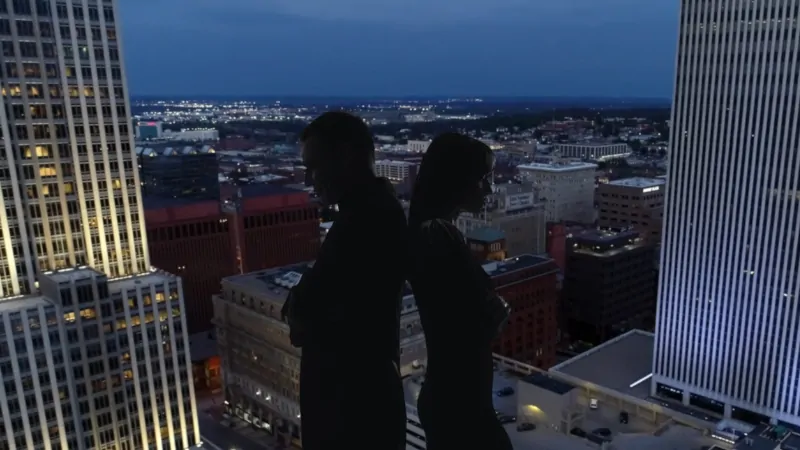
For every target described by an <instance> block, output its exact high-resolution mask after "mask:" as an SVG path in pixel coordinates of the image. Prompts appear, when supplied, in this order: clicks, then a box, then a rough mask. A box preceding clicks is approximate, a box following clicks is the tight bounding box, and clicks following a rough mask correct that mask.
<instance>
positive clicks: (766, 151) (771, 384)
mask: <svg viewBox="0 0 800 450" xmlns="http://www.w3.org/2000/svg"><path fill="white" fill-rule="evenodd" d="M798 17H800V1H797V0H777V1H769V2H768V1H760V0H759V1H751V2H733V1H726V0H703V1H699V0H683V1H682V2H681V15H680V18H681V21H680V33H679V35H680V39H679V45H678V56H677V69H676V87H675V98H674V102H673V111H672V127H671V138H670V141H671V142H670V145H671V149H670V155H671V159H672V162H671V168H670V174H669V177H670V189H669V190H668V191H667V194H666V203H665V204H666V208H665V214H664V216H665V221H664V242H663V245H662V247H661V248H662V253H661V272H660V273H661V280H660V283H659V284H660V291H659V299H658V313H657V326H656V351H655V358H654V376H653V391H654V392H655V389H656V385H657V383H663V384H666V385H668V386H671V387H674V388H678V389H682V390H683V391H684V401H688V399H689V394H690V393H691V394H699V395H703V396H706V397H709V398H711V399H713V400H716V401H719V402H722V403H724V404H725V412H726V415H729V414H730V413H731V411H732V408H745V409H747V410H750V411H753V412H756V413H760V414H764V415H766V416H768V417H771V418H773V419H778V420H783V421H786V422H789V423H792V424H795V425H800V395H799V394H800V393H799V392H798V390H800V378H799V376H800V374H799V373H798V369H800V320H798V317H800V305H799V304H798V296H799V295H800V277H798V271H800V266H799V265H798V254H800V253H799V252H798V243H800V236H799V235H800V216H799V214H800V204H798V202H799V201H800V200H798V199H800V194H798V187H800V148H798V147H799V146H800V142H798V139H800V135H798V114H800V90H799V89H798V87H799V86H798V67H800V66H798V64H799V63H800V57H799V55H798V48H800V45H798V43H800V27H798Z"/></svg>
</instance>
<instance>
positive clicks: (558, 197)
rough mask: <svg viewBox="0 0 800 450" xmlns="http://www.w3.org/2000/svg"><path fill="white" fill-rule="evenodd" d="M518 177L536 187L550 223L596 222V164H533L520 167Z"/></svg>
mask: <svg viewBox="0 0 800 450" xmlns="http://www.w3.org/2000/svg"><path fill="white" fill-rule="evenodd" d="M517 170H519V176H520V177H521V178H522V179H523V180H526V181H529V182H531V183H533V185H534V187H535V188H536V189H537V190H538V192H539V199H540V201H542V202H543V203H544V209H545V218H546V221H547V222H561V221H571V222H579V223H591V222H593V221H594V217H595V210H594V188H595V173H596V172H597V164H591V163H584V162H568V163H564V162H561V163H550V164H543V163H531V164H523V165H521V166H517Z"/></svg>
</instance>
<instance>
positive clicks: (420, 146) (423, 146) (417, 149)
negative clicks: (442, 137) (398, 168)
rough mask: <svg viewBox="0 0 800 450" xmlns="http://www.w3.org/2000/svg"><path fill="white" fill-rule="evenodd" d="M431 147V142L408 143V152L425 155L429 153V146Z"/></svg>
mask: <svg viewBox="0 0 800 450" xmlns="http://www.w3.org/2000/svg"><path fill="white" fill-rule="evenodd" d="M430 145H431V141H408V143H407V144H406V151H409V152H412V153H425V152H427V151H428V146H430Z"/></svg>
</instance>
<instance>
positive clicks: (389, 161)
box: [375, 159, 417, 167]
mask: <svg viewBox="0 0 800 450" xmlns="http://www.w3.org/2000/svg"><path fill="white" fill-rule="evenodd" d="M375 165H391V166H409V167H410V166H416V165H417V164H416V163H414V162H411V161H399V160H396V159H382V160H378V161H375Z"/></svg>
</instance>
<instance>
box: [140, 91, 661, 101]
mask: <svg viewBox="0 0 800 450" xmlns="http://www.w3.org/2000/svg"><path fill="white" fill-rule="evenodd" d="M131 98H157V99H277V100H280V99H286V98H288V99H310V100H313V99H328V100H330V99H341V100H379V99H380V100H448V99H452V100H470V99H481V100H516V101H526V100H528V101H530V100H614V101H637V102H640V101H659V102H666V103H671V102H672V100H671V99H670V98H669V97H637V96H577V95H575V96H572V95H476V94H469V95H458V94H437V95H317V94H291V95H277V94H253V95H234V94H231V95H228V94H193V95H175V94H170V95H162V94H140V93H132V94H131Z"/></svg>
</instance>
